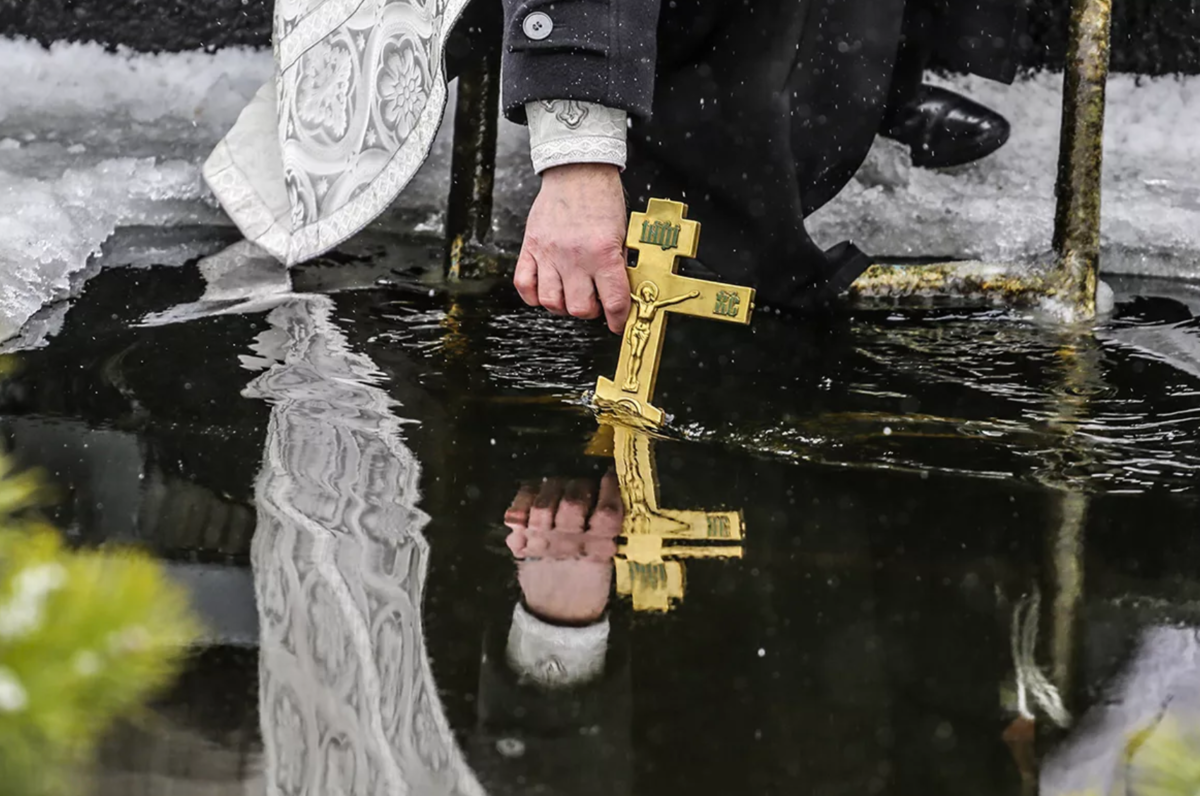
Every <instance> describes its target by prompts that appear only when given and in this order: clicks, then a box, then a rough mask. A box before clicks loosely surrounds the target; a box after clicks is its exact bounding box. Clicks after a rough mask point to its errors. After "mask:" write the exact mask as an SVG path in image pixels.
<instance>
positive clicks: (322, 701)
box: [246, 296, 483, 796]
mask: <svg viewBox="0 0 1200 796" xmlns="http://www.w3.org/2000/svg"><path fill="white" fill-rule="evenodd" d="M332 306H333V303H332V301H330V300H329V299H328V298H325V297H313V296H296V297H295V298H293V299H290V300H288V301H287V302H286V303H285V304H283V305H281V306H280V307H278V308H276V309H275V310H273V311H272V312H271V314H270V316H269V321H270V324H271V329H270V330H269V331H267V332H264V333H263V334H262V335H260V336H259V338H258V344H257V346H256V351H257V353H258V354H259V355H260V356H261V357H264V358H265V359H266V360H267V361H268V362H272V363H273V364H271V365H270V366H269V367H268V368H267V370H266V372H264V373H263V374H262V375H260V376H259V377H258V378H256V379H255V380H254V382H253V383H252V384H251V385H250V386H249V387H248V388H247V391H246V394H247V395H249V396H252V397H258V398H262V399H264V400H266V401H268V402H269V403H270V404H271V405H272V409H271V418H270V423H269V426H268V430H267V439H266V444H265V451H264V455H263V465H262V470H261V472H260V473H259V476H258V480H257V484H256V492H255V499H256V503H257V508H258V528H257V532H256V534H255V537H254V544H253V548H252V553H251V555H252V564H253V569H254V580H255V588H256V592H257V599H258V611H259V618H260V623H261V628H262V630H261V652H260V655H261V657H260V664H259V666H260V689H261V693H260V711H261V713H260V715H261V721H262V727H263V745H264V753H265V768H266V771H265V774H266V781H267V783H268V784H267V793H268V795H269V796H275V794H279V795H281V796H282V795H283V794H286V795H287V796H293V795H294V794H313V796H333V795H334V794H337V795H338V796H343V795H344V796H376V795H377V794H380V795H381V794H388V796H403V795H404V794H409V793H411V794H419V795H420V796H425V795H426V794H431V795H433V796H438V795H444V796H451V795H452V794H462V795H463V796H482V794H483V790H482V788H481V786H480V785H479V783H478V782H477V780H476V778H475V776H474V774H473V773H472V772H471V770H470V769H469V767H468V766H467V764H466V762H465V761H464V759H463V757H462V754H461V752H460V750H459V748H458V746H457V744H456V743H455V740H454V737H453V735H452V732H451V729H450V726H449V724H448V723H447V720H446V717H445V715H444V712H443V708H442V705H441V702H440V701H439V699H438V694H437V689H436V686H435V684H434V681H433V675H432V672H431V670H430V665H429V659H428V656H427V653H426V648H425V639H424V635H423V630H422V621H421V599H422V593H423V589H424V583H425V577H426V567H427V563H428V545H427V543H426V541H425V538H424V537H423V536H422V534H421V531H422V528H423V527H424V525H425V523H426V522H427V519H428V518H427V517H426V515H425V514H423V513H422V512H421V511H420V510H419V509H417V508H416V505H417V500H418V476H419V465H418V463H417V461H416V460H415V458H414V456H413V454H412V452H411V451H410V450H409V449H408V448H407V447H406V446H405V445H404V443H403V442H402V441H401V437H400V427H401V425H402V421H401V420H399V419H398V418H397V417H396V416H395V415H393V414H392V412H391V407H392V405H393V404H394V401H392V400H391V399H390V398H389V397H388V396H387V394H386V393H385V392H384V391H383V390H382V389H380V388H379V387H378V386H376V385H375V382H376V380H377V379H378V377H379V374H378V371H377V370H376V368H375V367H374V366H373V365H372V363H371V362H370V360H369V359H367V358H366V357H363V356H359V355H356V354H354V353H352V352H350V351H349V350H348V348H347V345H346V343H345V340H344V338H343V336H342V334H341V333H340V332H339V331H338V330H337V328H336V327H335V326H334V325H333V323H332V322H331V320H330V313H331V309H332ZM246 361H247V362H248V363H251V362H257V363H261V362H262V361H263V360H259V359H252V358H247V360H246Z"/></svg>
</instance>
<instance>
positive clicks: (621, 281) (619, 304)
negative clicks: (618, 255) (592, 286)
mask: <svg viewBox="0 0 1200 796" xmlns="http://www.w3.org/2000/svg"><path fill="white" fill-rule="evenodd" d="M596 293H597V295H599V296H600V305H601V306H603V307H604V317H605V318H607V319H608V328H609V330H610V331H611V332H612V333H613V334H621V333H622V332H623V331H624V330H625V320H626V319H627V318H628V317H629V304H630V297H629V276H628V274H627V272H626V269H625V264H624V262H622V261H620V260H618V261H617V262H615V263H613V264H612V265H610V266H607V267H605V268H603V269H601V270H600V271H598V272H597V273H596Z"/></svg>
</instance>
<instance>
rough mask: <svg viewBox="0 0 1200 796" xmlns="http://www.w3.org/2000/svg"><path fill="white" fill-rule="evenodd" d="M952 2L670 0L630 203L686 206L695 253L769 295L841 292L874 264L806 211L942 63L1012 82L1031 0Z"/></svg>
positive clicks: (805, 300)
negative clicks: (698, 230)
mask: <svg viewBox="0 0 1200 796" xmlns="http://www.w3.org/2000/svg"><path fill="white" fill-rule="evenodd" d="M951 2H953V0H907V2H906V0H758V2H754V3H751V4H748V5H747V4H742V3H729V2H727V0H676V1H675V2H674V3H671V4H667V3H664V5H663V11H662V16H661V20H660V24H659V36H658V41H659V48H660V49H659V64H658V74H657V83H656V86H655V97H654V116H653V118H652V119H651V120H650V122H649V123H647V124H642V125H635V126H634V128H633V129H632V130H631V135H630V156H629V168H628V169H627V172H626V186H627V190H628V192H629V198H630V201H631V204H632V205H633V206H635V207H641V206H644V203H645V201H646V200H647V199H648V198H649V197H651V196H656V197H665V198H675V199H679V200H681V201H685V202H687V203H688V204H689V209H690V212H689V215H690V216H691V217H692V218H695V219H697V220H699V221H701V223H702V235H701V239H700V252H699V255H698V260H699V263H698V264H693V265H698V266H699V268H698V270H700V271H702V272H709V273H713V274H716V275H718V276H719V277H721V278H722V279H725V280H727V281H731V282H736V283H739V284H746V285H752V286H754V287H756V288H757V290H758V292H759V297H760V301H761V302H762V303H765V304H773V305H776V306H781V307H791V308H795V309H801V310H804V309H811V308H812V307H814V306H817V305H820V304H824V303H826V302H828V301H829V300H830V299H831V298H832V297H833V296H834V295H836V294H837V293H839V292H841V291H842V290H843V289H844V288H845V287H847V286H848V285H849V283H850V282H851V281H853V279H854V278H855V277H857V276H858V275H859V274H860V273H861V272H862V270H863V269H865V267H866V266H867V265H868V264H869V260H868V258H867V257H866V256H865V255H864V254H862V253H861V252H859V251H858V250H857V249H856V248H854V246H853V245H851V244H849V243H843V244H839V245H838V246H835V247H833V248H832V249H830V250H829V251H823V250H822V249H821V248H820V247H818V246H817V245H816V244H815V243H814V242H813V241H812V240H811V238H810V237H809V236H808V233H807V231H806V230H805V228H804V218H805V217H806V216H807V215H809V214H810V213H812V212H814V211H815V210H817V209H819V208H820V207H821V206H823V205H824V204H825V203H826V202H828V201H829V200H830V199H832V198H833V197H834V196H835V195H837V193H838V192H840V191H841V190H842V188H844V187H845V185H846V184H847V183H848V182H849V181H850V180H851V179H852V177H853V176H854V173H855V172H856V171H857V170H858V168H859V167H860V166H861V165H862V162H863V160H864V159H865V157H866V155H867V152H868V151H869V149H870V147H871V145H872V143H873V141H874V138H875V136H876V134H877V132H878V131H879V130H880V128H881V126H882V123H883V120H884V117H885V114H886V113H887V111H888V109H889V107H890V106H892V105H894V104H895V103H896V102H898V101H900V100H902V99H903V98H904V97H905V95H906V94H907V95H908V96H911V93H912V92H914V91H915V89H916V86H917V85H919V83H920V76H921V74H922V72H923V70H924V68H925V66H926V65H928V64H929V63H930V62H931V61H935V60H936V62H940V63H942V64H944V65H947V66H950V67H952V68H957V69H963V70H964V71H973V72H975V73H978V74H982V75H984V76H987V77H992V78H997V79H1001V80H1004V79H1007V80H1011V79H1012V72H1013V71H1014V69H1013V66H1012V63H1013V59H1012V55H1011V52H1012V44H1013V43H1014V41H1015V35H1016V31H1017V26H1018V24H1019V23H1018V16H1017V9H1018V7H1019V5H1020V0H976V2H972V3H970V4H958V6H961V5H970V6H971V9H970V10H969V11H962V10H955V9H957V8H958V6H951V5H949V4H950V3H951ZM975 28H978V29H979V31H978V34H977V35H975V36H969V35H966V33H964V31H970V30H973V29H975ZM980 42H986V43H987V50H986V51H984V50H982V49H981V47H980ZM998 42H1000V43H1004V44H1005V45H1006V46H1004V47H1001V46H998V45H997V43H998ZM985 56H986V57H985Z"/></svg>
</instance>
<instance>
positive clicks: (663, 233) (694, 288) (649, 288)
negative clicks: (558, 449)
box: [595, 199, 754, 428]
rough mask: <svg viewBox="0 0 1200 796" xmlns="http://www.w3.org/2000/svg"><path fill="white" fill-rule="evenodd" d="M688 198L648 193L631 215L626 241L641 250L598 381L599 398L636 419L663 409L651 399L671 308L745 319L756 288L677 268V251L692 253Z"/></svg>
mask: <svg viewBox="0 0 1200 796" xmlns="http://www.w3.org/2000/svg"><path fill="white" fill-rule="evenodd" d="M686 215H687V205H684V204H681V203H679V202H671V201H667V200H665V199H651V200H650V203H649V204H648V205H647V207H646V212H645V213H634V214H633V215H632V217H631V218H630V222H629V232H628V234H627V236H626V239H625V245H626V246H627V247H629V248H630V249H633V250H635V251H637V253H638V257H637V264H636V265H634V266H633V267H631V268H629V269H627V270H628V273H629V285H630V296H631V297H632V299H633V306H632V307H630V311H629V319H628V320H627V321H626V322H625V334H624V337H623V339H622V342H621V358H620V360H619V361H618V362H617V373H616V376H615V378H613V379H608V378H605V377H603V376H601V377H600V379H599V380H598V381H597V382H596V395H595V402H596V405H597V406H598V407H599V408H600V409H602V410H612V411H615V412H616V413H617V414H619V415H620V416H621V417H622V419H624V420H626V421H628V422H632V423H633V424H635V425H643V426H649V427H651V428H658V427H661V426H662V424H663V413H662V410H661V409H659V408H658V407H656V406H654V405H653V404H652V403H651V399H652V398H653V396H654V385H655V382H656V381H657V379H658V366H659V359H660V357H661V355H662V347H663V338H664V335H665V333H666V325H667V315H668V314H669V313H679V314H681V315H691V316H693V317H697V318H710V319H712V320H718V321H731V322H733V323H740V324H748V323H750V315H751V313H752V312H753V310H754V290H753V289H752V288H747V287H739V286H737V285H726V284H722V283H720V282H710V281H707V280H704V279H693V278H691V277H686V276H681V275H679V274H677V273H676V270H677V269H678V267H679V258H680V257H695V256H696V250H697V247H698V245H699V242H700V224H699V223H697V222H695V221H692V220H690V219H687V218H685V216H686Z"/></svg>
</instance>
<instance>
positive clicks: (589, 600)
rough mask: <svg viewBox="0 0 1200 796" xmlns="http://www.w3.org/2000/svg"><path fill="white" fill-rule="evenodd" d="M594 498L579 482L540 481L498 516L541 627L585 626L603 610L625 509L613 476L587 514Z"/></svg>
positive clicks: (527, 599)
mask: <svg viewBox="0 0 1200 796" xmlns="http://www.w3.org/2000/svg"><path fill="white" fill-rule="evenodd" d="M594 491H595V490H594V485H593V484H592V483H591V482H590V481H587V480H584V479H576V480H572V481H567V482H565V483H564V481H563V480H562V479H559V478H548V479H546V480H544V481H543V482H542V483H541V484H540V485H538V486H537V487H533V486H528V485H526V486H523V487H521V489H520V491H518V492H517V495H516V497H514V498H513V502H512V505H511V506H510V507H509V509H508V511H507V512H505V514H504V524H505V525H507V526H508V528H509V530H510V531H511V533H509V535H508V538H507V540H506V542H507V544H508V548H509V550H511V551H512V554H513V557H514V558H516V559H517V560H518V563H517V579H518V581H519V582H520V584H521V592H522V594H523V595H524V597H525V605H526V606H527V607H528V608H529V610H530V611H532V612H533V613H534V614H536V615H537V616H540V617H542V618H543V619H546V620H547V621H550V622H558V623H562V624H590V623H592V622H596V621H597V620H599V619H600V617H601V616H603V615H604V609H605V608H606V607H607V605H608V596H609V591H610V589H611V586H612V560H613V558H614V557H615V556H616V554H617V542H616V539H617V537H618V536H620V535H621V526H622V523H623V522H624V519H625V509H624V506H623V504H622V503H621V491H620V486H619V485H618V483H617V476H616V474H615V473H614V472H613V471H611V470H610V471H609V472H608V474H606V475H605V476H604V478H603V479H601V481H600V490H599V494H598V495H597V496H596V498H595V505H594V506H593V503H592V499H593V494H594Z"/></svg>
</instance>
